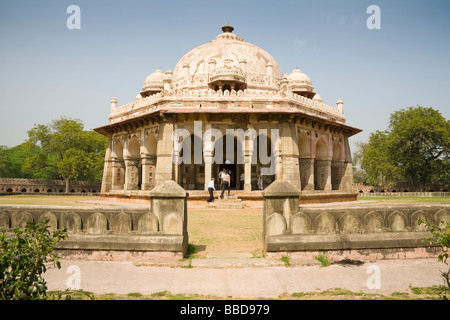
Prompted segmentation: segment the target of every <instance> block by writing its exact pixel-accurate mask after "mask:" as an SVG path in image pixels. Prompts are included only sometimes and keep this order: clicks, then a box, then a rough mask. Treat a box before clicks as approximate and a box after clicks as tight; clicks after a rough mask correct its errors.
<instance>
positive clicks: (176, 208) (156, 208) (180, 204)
mask: <svg viewBox="0 0 450 320" xmlns="http://www.w3.org/2000/svg"><path fill="white" fill-rule="evenodd" d="M150 197H151V201H152V206H151V208H127V207H106V206H105V207H62V206H17V205H2V206H0V227H3V228H5V229H6V230H9V231H12V229H14V228H16V227H24V226H25V225H26V224H27V223H28V222H41V221H48V225H49V230H50V231H52V230H57V229H67V231H68V238H67V240H64V241H63V242H61V243H60V245H59V247H58V249H64V250H68V251H70V250H82V251H86V250H87V251H90V250H105V251H131V252H136V251H138V252H177V253H179V254H180V256H184V255H185V254H186V252H187V244H188V235H187V207H186V198H187V194H186V191H185V190H184V189H183V188H181V187H180V186H179V185H177V184H176V183H175V182H174V181H168V182H166V183H164V184H162V185H159V186H157V187H155V188H154V189H153V190H152V191H151V192H150Z"/></svg>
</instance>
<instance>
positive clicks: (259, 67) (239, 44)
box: [173, 25, 282, 89]
mask: <svg viewBox="0 0 450 320" xmlns="http://www.w3.org/2000/svg"><path fill="white" fill-rule="evenodd" d="M233 30H234V28H233V27H231V26H230V25H226V26H224V27H222V31H223V33H222V34H220V35H218V36H217V37H216V38H215V39H213V40H211V41H210V42H209V43H206V44H203V45H201V46H198V47H196V48H194V49H192V50H191V51H189V52H188V53H186V54H185V55H184V56H183V57H182V58H181V59H180V60H179V61H178V63H177V65H176V66H175V69H174V72H173V87H174V89H177V88H180V87H199V88H200V87H207V86H208V81H209V79H210V76H211V75H214V74H218V73H221V72H222V73H223V72H224V73H228V74H233V75H234V74H235V75H236V76H237V77H239V78H244V79H245V82H246V84H247V87H248V88H252V87H253V88H261V87H273V86H274V85H275V84H276V81H269V80H267V75H269V76H272V77H273V78H274V79H276V80H280V79H281V78H282V73H281V69H280V67H279V65H278V63H277V62H276V61H275V59H274V58H273V57H272V56H271V55H270V54H269V53H267V52H266V51H265V50H263V49H261V48H260V47H257V46H255V45H253V44H250V43H248V42H246V41H245V40H244V39H242V38H240V37H238V36H237V35H235V34H233V33H232V31H233ZM186 69H188V70H186ZM186 78H188V79H189V83H186Z"/></svg>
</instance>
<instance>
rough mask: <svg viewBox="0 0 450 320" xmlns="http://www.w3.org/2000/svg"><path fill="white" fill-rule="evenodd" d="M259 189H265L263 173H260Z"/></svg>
mask: <svg viewBox="0 0 450 320" xmlns="http://www.w3.org/2000/svg"><path fill="white" fill-rule="evenodd" d="M258 189H259V190H263V189H264V186H263V177H262V175H261V173H260V174H258Z"/></svg>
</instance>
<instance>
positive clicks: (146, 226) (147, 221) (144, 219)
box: [137, 212, 159, 234]
mask: <svg viewBox="0 0 450 320" xmlns="http://www.w3.org/2000/svg"><path fill="white" fill-rule="evenodd" d="M137 229H138V232H139V233H143V234H147V233H155V232H158V230H159V222H158V218H157V217H156V216H155V215H154V214H152V213H149V212H147V213H145V214H144V215H142V216H141V217H140V218H139V220H138V226H137Z"/></svg>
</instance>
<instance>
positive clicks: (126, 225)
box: [110, 212, 131, 233]
mask: <svg viewBox="0 0 450 320" xmlns="http://www.w3.org/2000/svg"><path fill="white" fill-rule="evenodd" d="M110 229H111V230H112V231H114V233H129V232H131V217H130V215H128V214H126V213H125V212H120V213H119V214H117V215H115V216H114V217H113V218H112V219H111V223H110Z"/></svg>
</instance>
